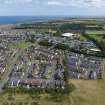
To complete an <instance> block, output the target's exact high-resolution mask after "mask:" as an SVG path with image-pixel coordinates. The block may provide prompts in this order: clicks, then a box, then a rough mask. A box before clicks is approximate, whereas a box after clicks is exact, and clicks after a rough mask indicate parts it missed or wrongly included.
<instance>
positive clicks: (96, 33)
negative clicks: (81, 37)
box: [86, 30, 105, 35]
mask: <svg viewBox="0 0 105 105" xmlns="http://www.w3.org/2000/svg"><path fill="white" fill-rule="evenodd" d="M86 34H92V35H103V34H105V31H97V30H93V31H90V30H87V31H86Z"/></svg>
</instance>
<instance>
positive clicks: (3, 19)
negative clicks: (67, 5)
mask: <svg viewBox="0 0 105 105" xmlns="http://www.w3.org/2000/svg"><path fill="white" fill-rule="evenodd" d="M64 17H65V16H0V25H3V24H16V23H22V22H31V21H44V20H55V19H62V18H64Z"/></svg>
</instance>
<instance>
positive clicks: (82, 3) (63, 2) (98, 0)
mask: <svg viewBox="0 0 105 105" xmlns="http://www.w3.org/2000/svg"><path fill="white" fill-rule="evenodd" d="M48 5H52V6H74V7H86V8H87V7H91V8H104V7H105V0H58V1H51V0H49V1H48Z"/></svg>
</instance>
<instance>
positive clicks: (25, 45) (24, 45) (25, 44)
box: [9, 41, 33, 49]
mask: <svg viewBox="0 0 105 105" xmlns="http://www.w3.org/2000/svg"><path fill="white" fill-rule="evenodd" d="M32 44H33V43H31V42H26V41H21V42H17V43H15V44H10V45H9V47H10V48H15V49H16V48H22V49H25V48H28V47H30V46H31V45H32Z"/></svg>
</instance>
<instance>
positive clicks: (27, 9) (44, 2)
mask: <svg viewBox="0 0 105 105" xmlns="http://www.w3.org/2000/svg"><path fill="white" fill-rule="evenodd" d="M24 15H68V16H105V0H0V16H24Z"/></svg>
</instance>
